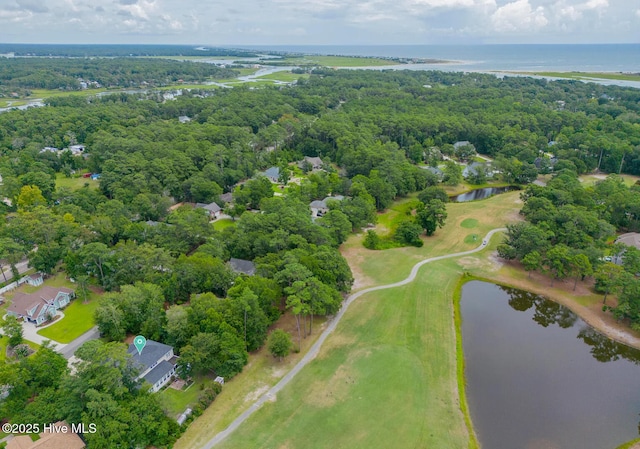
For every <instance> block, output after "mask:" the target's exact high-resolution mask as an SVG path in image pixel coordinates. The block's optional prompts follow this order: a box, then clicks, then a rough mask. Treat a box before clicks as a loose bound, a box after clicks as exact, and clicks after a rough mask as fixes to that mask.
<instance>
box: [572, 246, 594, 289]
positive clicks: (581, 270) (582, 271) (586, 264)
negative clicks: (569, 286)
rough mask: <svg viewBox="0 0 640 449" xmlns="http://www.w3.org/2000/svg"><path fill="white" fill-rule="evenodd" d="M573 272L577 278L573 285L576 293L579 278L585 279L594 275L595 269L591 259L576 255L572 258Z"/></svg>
mask: <svg viewBox="0 0 640 449" xmlns="http://www.w3.org/2000/svg"><path fill="white" fill-rule="evenodd" d="M570 263H571V272H572V273H573V274H574V276H575V277H576V281H575V282H574V284H573V290H574V291H575V289H576V287H577V286H578V278H581V279H584V278H585V277H586V276H591V275H592V274H593V267H592V266H591V262H590V261H589V258H588V257H587V256H586V255H584V254H576V255H574V256H573V257H571V260H570Z"/></svg>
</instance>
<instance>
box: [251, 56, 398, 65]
mask: <svg viewBox="0 0 640 449" xmlns="http://www.w3.org/2000/svg"><path fill="white" fill-rule="evenodd" d="M274 62H277V63H278V65H282V64H285V65H286V64H289V65H321V66H325V67H379V66H385V65H396V64H397V62H394V61H390V60H388V59H382V58H364V57H362V58H359V57H356V56H323V55H305V56H303V57H301V58H285V59H276V60H274ZM262 64H264V65H268V64H269V63H268V61H262Z"/></svg>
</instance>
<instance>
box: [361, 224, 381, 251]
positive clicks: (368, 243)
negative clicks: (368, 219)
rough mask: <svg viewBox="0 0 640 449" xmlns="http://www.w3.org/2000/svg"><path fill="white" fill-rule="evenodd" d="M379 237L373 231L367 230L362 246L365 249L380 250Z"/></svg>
mask: <svg viewBox="0 0 640 449" xmlns="http://www.w3.org/2000/svg"><path fill="white" fill-rule="evenodd" d="M380 243H381V240H380V236H379V235H378V233H377V232H376V231H374V230H373V229H369V230H368V231H367V233H366V235H365V236H364V240H363V241H362V245H363V246H364V247H365V248H367V249H379V248H380Z"/></svg>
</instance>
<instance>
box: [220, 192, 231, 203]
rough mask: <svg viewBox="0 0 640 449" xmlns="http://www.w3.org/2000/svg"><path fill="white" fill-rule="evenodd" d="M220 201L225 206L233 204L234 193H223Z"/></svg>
mask: <svg viewBox="0 0 640 449" xmlns="http://www.w3.org/2000/svg"><path fill="white" fill-rule="evenodd" d="M220 201H221V202H222V203H224V204H232V203H233V193H231V192H228V193H223V194H222V195H220Z"/></svg>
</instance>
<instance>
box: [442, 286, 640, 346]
mask: <svg viewBox="0 0 640 449" xmlns="http://www.w3.org/2000/svg"><path fill="white" fill-rule="evenodd" d="M507 277H508V276H507ZM532 280H533V279H532ZM470 281H483V282H489V283H491V284H496V285H499V286H502V287H509V288H515V289H519V290H524V291H527V292H530V293H535V294H536V295H540V296H543V297H544V298H546V299H549V300H551V301H553V302H555V303H558V304H560V305H562V306H564V307H566V308H568V309H569V310H571V311H572V312H573V313H575V314H576V315H578V317H579V318H580V319H582V321H584V322H585V323H587V324H588V325H589V326H591V327H592V328H594V329H595V330H596V331H598V332H599V333H601V334H602V335H604V336H606V337H608V338H610V339H611V340H614V341H616V342H618V343H621V344H623V345H627V346H630V347H632V348H635V349H640V335H639V333H638V332H636V331H634V330H633V329H631V328H629V327H628V326H627V325H625V324H624V323H623V322H616V321H615V319H614V318H613V316H611V314H607V313H606V312H602V311H595V310H593V309H592V308H590V307H589V306H585V305H582V304H580V303H578V302H577V301H576V300H575V299H568V298H564V297H562V296H560V295H558V294H555V292H553V291H552V290H550V289H549V288H548V286H540V287H537V288H536V287H535V286H534V287H532V286H531V285H529V286H527V285H526V284H530V283H520V282H517V281H518V280H517V279H510V280H505V279H500V278H497V277H496V278H488V277H482V276H475V275H472V274H467V273H465V274H463V275H462V276H461V277H460V281H459V282H460V292H458V291H457V290H456V295H457V297H456V298H454V300H455V301H457V302H458V304H459V301H460V294H459V293H461V292H462V286H463V285H464V284H466V283H467V282H470ZM556 282H558V281H556ZM613 301H614V300H613V298H611V299H610V300H609V302H610V303H611V302H613Z"/></svg>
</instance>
